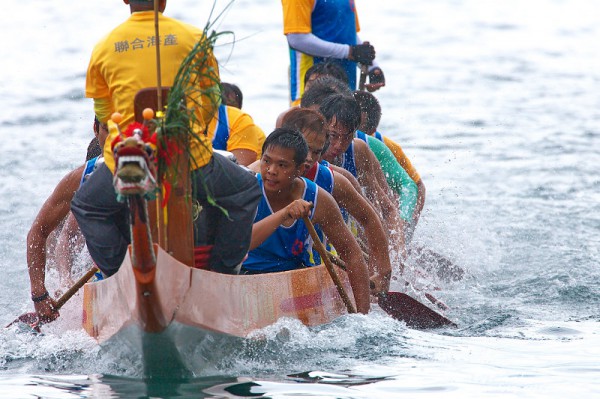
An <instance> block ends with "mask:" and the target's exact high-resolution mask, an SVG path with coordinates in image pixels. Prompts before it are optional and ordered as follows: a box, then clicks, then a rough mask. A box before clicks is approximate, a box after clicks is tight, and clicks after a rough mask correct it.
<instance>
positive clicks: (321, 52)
mask: <svg viewBox="0 0 600 399" xmlns="http://www.w3.org/2000/svg"><path fill="white" fill-rule="evenodd" d="M287 41H288V44H289V46H290V47H291V48H293V49H294V50H298V51H301V52H303V53H306V54H309V55H312V56H315V57H323V58H342V59H344V58H348V52H349V51H350V46H349V45H347V44H338V43H332V42H327V41H325V40H322V39H319V38H318V37H316V36H315V35H313V34H312V33H288V34H287Z"/></svg>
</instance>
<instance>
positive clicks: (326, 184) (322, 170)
mask: <svg viewBox="0 0 600 399" xmlns="http://www.w3.org/2000/svg"><path fill="white" fill-rule="evenodd" d="M314 182H315V183H316V184H317V186H319V187H321V188H322V189H323V190H325V191H327V192H328V193H329V194H333V182H334V181H333V172H332V171H331V169H329V163H327V161H321V162H320V163H319V164H318V168H317V173H316V175H315V179H314Z"/></svg>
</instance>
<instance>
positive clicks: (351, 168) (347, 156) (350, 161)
mask: <svg viewBox="0 0 600 399" xmlns="http://www.w3.org/2000/svg"><path fill="white" fill-rule="evenodd" d="M342 168H344V169H346V170H347V171H348V172H350V173H352V176H354V177H358V173H357V172H356V162H355V161H354V140H352V143H350V145H349V146H348V149H347V150H346V152H345V153H344V154H342Z"/></svg>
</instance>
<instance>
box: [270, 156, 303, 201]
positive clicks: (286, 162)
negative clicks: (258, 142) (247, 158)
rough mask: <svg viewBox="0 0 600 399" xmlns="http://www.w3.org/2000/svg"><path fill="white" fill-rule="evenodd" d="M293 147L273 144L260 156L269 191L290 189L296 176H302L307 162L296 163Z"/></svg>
mask: <svg viewBox="0 0 600 399" xmlns="http://www.w3.org/2000/svg"><path fill="white" fill-rule="evenodd" d="M295 154H296V153H295V151H294V150H293V149H292V148H283V147H278V146H272V147H268V148H266V149H265V152H264V153H263V154H262V157H261V158H260V174H261V176H262V179H263V185H264V188H265V191H267V192H281V191H285V190H288V189H289V188H290V187H291V185H292V183H293V182H294V179H295V178H296V177H299V176H302V173H303V172H304V167H305V164H304V163H301V164H300V165H296V162H295V161H294V155H295Z"/></svg>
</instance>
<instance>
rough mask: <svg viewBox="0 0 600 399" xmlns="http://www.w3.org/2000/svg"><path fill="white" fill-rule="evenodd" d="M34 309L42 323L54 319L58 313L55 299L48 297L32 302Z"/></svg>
mask: <svg viewBox="0 0 600 399" xmlns="http://www.w3.org/2000/svg"><path fill="white" fill-rule="evenodd" d="M34 306H35V311H36V313H37V314H38V318H39V320H40V321H41V322H42V323H49V322H51V321H53V320H56V319H57V318H58V316H60V313H58V310H56V301H55V300H54V299H52V298H51V297H48V298H46V299H44V300H42V301H40V302H34Z"/></svg>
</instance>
